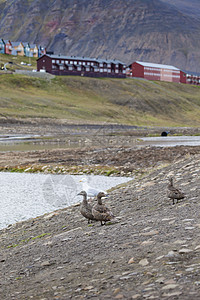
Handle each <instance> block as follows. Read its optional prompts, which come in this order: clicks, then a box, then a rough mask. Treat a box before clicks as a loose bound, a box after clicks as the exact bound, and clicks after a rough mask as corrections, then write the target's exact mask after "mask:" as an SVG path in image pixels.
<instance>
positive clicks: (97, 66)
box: [37, 54, 126, 78]
mask: <svg viewBox="0 0 200 300" xmlns="http://www.w3.org/2000/svg"><path fill="white" fill-rule="evenodd" d="M37 71H46V72H48V73H51V74H53V75H79V76H88V77H114V78H115V77H116V78H125V77H126V65H125V64H124V63H122V62H120V61H118V60H106V59H98V58H97V59H96V58H86V57H76V56H60V55H47V54H45V55H43V56H41V57H40V58H38V59H37Z"/></svg>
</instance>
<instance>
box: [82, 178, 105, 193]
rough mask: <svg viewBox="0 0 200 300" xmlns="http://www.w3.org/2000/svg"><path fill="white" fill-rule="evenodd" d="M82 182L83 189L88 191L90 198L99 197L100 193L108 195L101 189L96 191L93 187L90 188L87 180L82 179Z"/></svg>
mask: <svg viewBox="0 0 200 300" xmlns="http://www.w3.org/2000/svg"><path fill="white" fill-rule="evenodd" d="M80 182H82V189H83V190H84V191H86V193H87V195H88V197H96V196H97V195H98V193H100V192H102V193H104V194H105V195H107V194H108V193H107V192H105V191H103V190H101V189H96V188H94V187H92V186H89V184H88V183H87V179H86V178H82V179H81V180H80Z"/></svg>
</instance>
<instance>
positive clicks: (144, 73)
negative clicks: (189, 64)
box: [127, 61, 186, 83]
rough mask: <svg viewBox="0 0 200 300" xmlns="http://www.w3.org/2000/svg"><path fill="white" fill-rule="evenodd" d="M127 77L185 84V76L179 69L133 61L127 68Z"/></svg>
mask: <svg viewBox="0 0 200 300" xmlns="http://www.w3.org/2000/svg"><path fill="white" fill-rule="evenodd" d="M127 75H128V76H130V77H139V78H144V79H147V80H160V81H169V82H181V83H186V74H185V72H183V71H181V70H180V69H178V68H176V67H174V66H169V65H163V64H155V63H149V62H141V61H135V62H134V63H132V64H131V65H129V68H128V74H127Z"/></svg>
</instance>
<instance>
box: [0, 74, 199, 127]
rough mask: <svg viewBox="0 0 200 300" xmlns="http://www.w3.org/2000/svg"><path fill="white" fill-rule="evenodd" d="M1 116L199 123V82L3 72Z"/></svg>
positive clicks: (147, 122) (154, 123) (193, 124)
mask: <svg viewBox="0 0 200 300" xmlns="http://www.w3.org/2000/svg"><path fill="white" fill-rule="evenodd" d="M0 91H1V93H0V117H11V118H36V117H39V118H47V117H48V118H56V119H69V120H72V121H78V120H79V121H83V122H87V121H92V122H111V123H113V122H114V123H123V124H132V125H149V126H165V125H167V126H199V120H200V87H199V86H192V85H186V84H176V83H168V82H159V81H154V82H153V81H146V80H142V79H132V78H127V79H112V78H106V79H105V78H99V79H97V78H86V77H75V76H57V77H55V78H53V79H41V78H35V77H30V76H25V75H19V74H4V75H1V76H0Z"/></svg>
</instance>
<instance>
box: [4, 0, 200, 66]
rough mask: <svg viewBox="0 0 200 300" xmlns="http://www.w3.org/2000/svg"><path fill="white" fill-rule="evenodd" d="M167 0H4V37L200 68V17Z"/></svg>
mask: <svg viewBox="0 0 200 300" xmlns="http://www.w3.org/2000/svg"><path fill="white" fill-rule="evenodd" d="M186 1H187V0H184V3H185V4H186ZM168 2H170V0H162V1H159V0H126V1H124V0H95V1H93V0H68V1H65V0H43V1H40V0H29V1H27V0H8V1H0V11H1V15H0V37H2V38H5V39H11V40H13V41H17V40H21V41H29V42H31V43H33V42H35V43H39V44H42V45H43V46H46V47H47V48H48V50H53V51H54V52H55V53H57V54H64V55H79V56H92V57H104V58H106V57H109V58H116V59H120V60H122V61H124V62H125V63H127V64H128V63H131V62H133V61H135V60H143V61H151V62H157V63H165V64H173V65H175V66H177V67H179V68H182V69H185V70H187V69H189V70H193V71H197V72H198V71H200V51H199V49H200V17H199V18H198V17H197V15H196V16H195V18H194V17H192V16H191V15H189V14H188V15H187V14H185V13H183V10H182V8H183V5H182V6H181V10H178V9H177V8H176V7H175V6H172V5H170V4H169V3H168ZM188 3H189V1H188ZM184 7H185V6H184Z"/></svg>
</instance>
